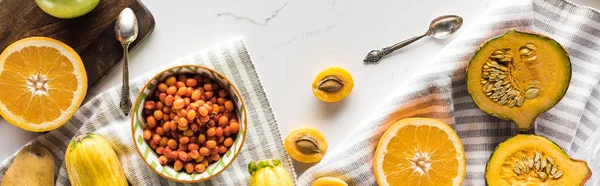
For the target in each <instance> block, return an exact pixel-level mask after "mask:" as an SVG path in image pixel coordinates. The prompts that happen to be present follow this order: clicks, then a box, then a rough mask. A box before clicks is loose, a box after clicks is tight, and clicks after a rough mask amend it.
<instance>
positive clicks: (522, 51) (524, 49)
mask: <svg viewBox="0 0 600 186" xmlns="http://www.w3.org/2000/svg"><path fill="white" fill-rule="evenodd" d="M519 52H521V55H529V54H530V52H531V50H529V49H528V48H521V50H520V51H519Z"/></svg>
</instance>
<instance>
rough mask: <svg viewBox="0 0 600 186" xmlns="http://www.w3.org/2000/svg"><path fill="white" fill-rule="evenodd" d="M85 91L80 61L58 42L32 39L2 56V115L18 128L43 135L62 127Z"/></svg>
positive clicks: (0, 94) (6, 51) (0, 110)
mask: <svg viewBox="0 0 600 186" xmlns="http://www.w3.org/2000/svg"><path fill="white" fill-rule="evenodd" d="M86 91H87V75H86V72H85V68H84V67H83V63H82V62H81V58H80V57H79V55H77V52H75V51H74V50H73V49H72V48H71V47H69V46H67V45H66V44H64V43H62V42H60V41H58V40H55V39H51V38H46V37H29V38H25V39H21V40H19V41H17V42H15V43H13V44H11V45H10V46H8V47H6V49H4V51H3V52H2V54H0V115H2V117H4V118H5V119H6V120H7V121H8V122H10V123H11V124H13V125H15V126H17V127H20V128H22V129H25V130H28V131H33V132H42V131H49V130H52V129H55V128H58V127H60V126H62V125H63V124H64V123H66V122H67V121H68V120H69V119H70V118H71V117H72V116H73V114H74V113H75V111H76V110H77V108H79V105H80V104H81V102H82V101H83V98H84V97H85V94H86Z"/></svg>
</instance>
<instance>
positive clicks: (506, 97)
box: [500, 94, 508, 101]
mask: <svg viewBox="0 0 600 186" xmlns="http://www.w3.org/2000/svg"><path fill="white" fill-rule="evenodd" d="M507 99H508V94H504V96H502V97H501V98H500V100H501V101H506V100H507Z"/></svg>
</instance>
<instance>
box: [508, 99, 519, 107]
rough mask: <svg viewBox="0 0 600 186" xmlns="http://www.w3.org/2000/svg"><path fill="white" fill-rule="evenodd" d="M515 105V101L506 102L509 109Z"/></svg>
mask: <svg viewBox="0 0 600 186" xmlns="http://www.w3.org/2000/svg"><path fill="white" fill-rule="evenodd" d="M515 103H517V101H515V100H510V101H509V102H508V107H510V108H512V107H514V106H515Z"/></svg>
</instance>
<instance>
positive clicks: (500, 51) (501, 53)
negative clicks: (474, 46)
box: [492, 50, 504, 55]
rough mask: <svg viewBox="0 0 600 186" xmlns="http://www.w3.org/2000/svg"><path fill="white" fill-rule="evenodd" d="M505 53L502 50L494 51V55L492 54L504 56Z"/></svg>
mask: <svg viewBox="0 0 600 186" xmlns="http://www.w3.org/2000/svg"><path fill="white" fill-rule="evenodd" d="M503 54H504V52H502V50H496V51H494V53H492V55H503Z"/></svg>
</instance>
